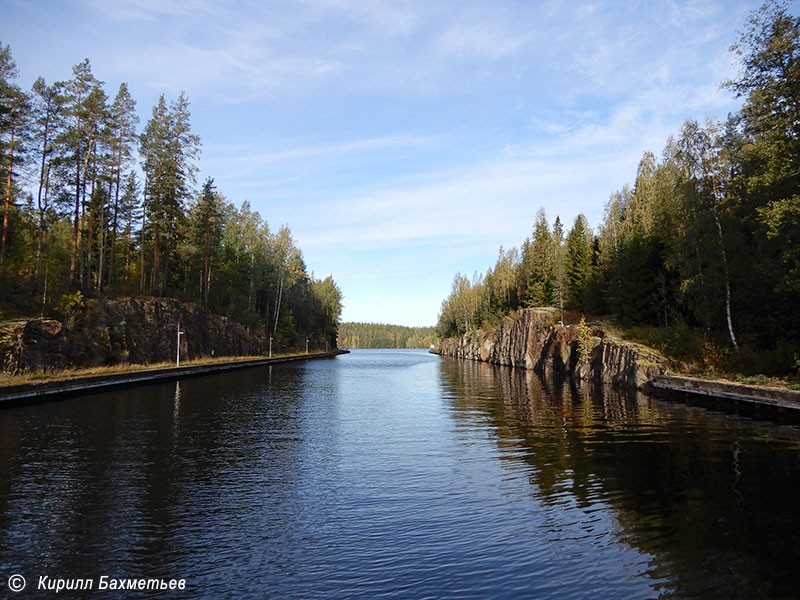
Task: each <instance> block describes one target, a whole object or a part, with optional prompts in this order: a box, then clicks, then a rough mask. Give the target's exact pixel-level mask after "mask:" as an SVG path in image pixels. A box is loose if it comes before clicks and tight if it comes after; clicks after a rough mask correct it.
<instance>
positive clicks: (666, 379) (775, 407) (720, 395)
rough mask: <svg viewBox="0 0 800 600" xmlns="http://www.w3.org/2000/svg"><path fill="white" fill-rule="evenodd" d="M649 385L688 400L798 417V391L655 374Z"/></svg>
mask: <svg viewBox="0 0 800 600" xmlns="http://www.w3.org/2000/svg"><path fill="white" fill-rule="evenodd" d="M650 387H652V388H653V389H654V390H657V391H659V392H663V393H667V394H669V395H671V396H673V397H674V396H675V395H680V396H681V397H683V398H686V399H688V400H692V401H703V402H711V403H713V404H716V405H719V406H744V407H751V408H757V409H766V410H770V411H778V412H791V413H793V414H795V415H798V416H800V392H796V391H794V390H787V389H783V388H773V387H764V386H759V385H747V384H744V383H736V382H734V381H718V380H710V379H700V378H697V377H683V376H679V375H661V376H658V377H655V378H654V379H653V381H652V382H651V384H650Z"/></svg>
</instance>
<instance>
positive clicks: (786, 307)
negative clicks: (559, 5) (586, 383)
mask: <svg viewBox="0 0 800 600" xmlns="http://www.w3.org/2000/svg"><path fill="white" fill-rule="evenodd" d="M733 49H734V51H735V52H736V53H737V55H738V56H739V58H740V59H741V65H742V72H741V74H740V75H739V76H738V77H737V78H736V79H735V80H733V81H731V82H728V83H727V84H726V85H727V87H728V88H730V89H732V90H733V91H734V92H735V93H736V94H737V95H739V96H741V97H743V98H744V100H745V102H744V106H743V108H742V110H741V111H740V112H739V113H738V114H736V115H732V116H731V118H730V119H729V120H728V122H726V123H715V122H707V123H699V122H697V121H695V120H688V121H686V122H685V123H684V125H683V127H682V128H681V130H680V131H679V132H678V133H677V135H676V136H675V137H673V138H670V139H669V140H668V141H667V143H666V146H665V148H664V152H663V153H662V155H661V156H660V157H656V156H655V155H654V154H652V153H649V152H648V153H645V154H644V156H643V157H642V160H641V161H640V163H639V166H638V169H637V172H636V179H635V184H634V186H633V187H629V186H627V185H625V186H623V187H622V188H621V189H620V190H618V191H617V192H614V193H613V194H612V195H611V197H610V198H609V200H608V203H607V204H606V207H605V214H604V218H603V222H602V223H601V224H600V226H599V228H598V233H597V235H596V236H593V235H592V233H591V230H590V229H589V227H588V223H587V222H586V220H585V218H583V217H582V216H579V217H578V218H577V219H576V220H575V223H574V224H573V227H572V229H571V230H570V232H569V233H568V234H567V236H566V239H564V236H563V233H562V234H559V233H558V232H559V231H560V229H561V228H560V219H558V218H557V219H556V225H555V226H554V227H553V230H552V233H551V232H550V230H549V228H548V227H547V220H546V218H545V214H544V210H543V209H542V210H540V211H539V212H538V213H537V215H536V221H535V223H534V226H533V234H532V237H530V238H528V239H526V240H524V241H523V243H522V246H521V252H520V257H521V258H520V260H519V261H517V262H516V263H515V264H513V265H512V266H511V268H512V270H513V273H514V280H515V282H516V286H515V287H516V290H515V291H516V298H515V299H513V300H512V299H511V298H509V297H508V296H503V295H499V294H497V292H496V279H497V273H498V269H499V266H500V263H498V265H497V266H496V267H495V270H494V272H492V271H490V272H488V273H487V275H486V276H485V278H483V280H480V279H475V278H473V280H472V281H469V280H467V279H466V278H464V277H463V276H457V278H456V280H455V281H454V285H453V289H452V292H451V294H450V296H449V297H448V298H447V299H446V300H445V302H444V303H443V304H442V312H441V313H440V319H439V323H438V325H437V334H438V335H440V336H449V335H461V334H464V333H466V332H468V331H470V330H471V329H475V328H476V327H478V326H479V325H480V324H481V323H496V321H497V317H498V316H499V315H502V314H505V313H507V312H510V311H513V310H515V309H516V308H518V307H519V306H533V305H536V304H542V303H548V304H554V305H556V306H557V307H560V308H562V309H563V301H564V300H566V302H565V303H566V305H567V308H572V309H577V310H580V311H581V312H586V311H587V310H592V311H595V312H601V311H602V312H607V313H611V314H612V315H613V316H614V317H615V318H616V319H617V321H618V322H620V323H622V324H624V325H625V326H626V327H629V328H633V327H635V328H637V329H639V330H640V335H642V334H644V333H645V332H650V333H647V335H646V337H647V336H650V337H652V338H653V339H652V343H653V344H654V345H656V346H658V347H660V348H663V349H664V350H665V351H666V352H667V353H669V354H671V355H673V356H678V357H685V358H686V359H687V360H692V361H695V362H697V363H698V365H699V368H705V369H708V370H712V369H713V370H716V371H721V370H725V369H731V368H736V369H741V370H747V371H749V370H753V369H757V370H758V371H759V372H763V373H780V372H782V373H788V372H792V371H794V370H796V369H797V368H798V365H797V362H796V361H797V359H795V358H794V352H797V350H798V346H797V340H798V339H800V309H799V308H798V306H799V305H798V301H797V293H798V292H800V170H798V168H797V165H798V164H800V85H798V81H800V17H796V16H794V15H792V14H790V13H789V10H788V4H787V3H786V2H780V1H776V0H769V1H768V2H766V3H765V4H764V6H762V7H761V8H760V9H759V10H757V11H755V12H754V13H753V15H752V16H751V17H750V19H749V21H748V23H747V26H746V28H745V30H744V33H743V34H742V37H741V40H740V41H739V43H738V44H736V46H735V47H734V48H733ZM562 240H563V241H562ZM502 254H503V253H502V251H501V256H502ZM504 268H507V267H504ZM652 332H659V333H652Z"/></svg>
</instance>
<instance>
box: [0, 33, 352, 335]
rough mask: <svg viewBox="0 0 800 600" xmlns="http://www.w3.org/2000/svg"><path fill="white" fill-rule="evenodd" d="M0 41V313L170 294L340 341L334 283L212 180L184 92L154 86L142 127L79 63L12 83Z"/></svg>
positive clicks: (278, 330)
mask: <svg viewBox="0 0 800 600" xmlns="http://www.w3.org/2000/svg"><path fill="white" fill-rule="evenodd" d="M18 75H19V74H18V71H17V68H16V65H15V63H14V59H13V56H12V52H11V48H10V47H9V46H7V45H6V46H4V45H3V44H2V43H0V167H1V168H2V174H3V176H2V178H0V193H1V194H2V237H1V238H0V320H2V319H3V318H9V317H14V316H34V315H45V314H49V313H51V312H52V311H54V310H55V311H56V312H58V307H59V306H63V305H65V304H69V303H70V302H73V303H74V302H76V301H78V300H80V299H82V298H88V297H118V296H131V295H151V296H169V297H174V298H178V299H180V300H182V301H186V302H196V303H198V304H200V305H202V306H203V307H204V308H207V309H208V310H210V311H212V312H214V313H217V314H221V315H226V316H229V317H231V318H232V319H234V320H236V321H239V322H241V323H243V324H245V325H247V326H253V327H257V328H260V329H263V330H264V331H265V332H269V334H270V335H272V336H273V337H275V339H276V340H277V341H278V343H279V344H280V345H286V346H297V345H299V344H300V343H301V341H302V340H304V339H305V338H307V337H311V338H315V339H318V340H322V339H324V340H327V341H329V342H330V343H331V344H334V343H335V340H336V334H337V331H336V329H337V325H338V321H339V318H340V314H341V309H342V295H341V292H340V290H339V288H338V286H337V285H336V283H335V282H334V281H333V279H332V278H331V277H327V278H325V279H322V280H320V279H316V278H314V277H313V275H309V273H308V269H307V267H306V264H305V262H304V260H303V254H302V252H301V250H300V249H299V248H298V247H297V245H296V243H295V241H294V239H293V238H292V234H291V231H290V230H289V228H288V227H286V226H283V227H280V228H279V229H277V230H274V229H271V228H270V226H269V224H268V222H267V221H266V220H264V219H263V218H262V217H261V215H260V214H259V213H258V212H256V211H253V210H252V209H251V207H250V205H249V204H248V203H247V202H243V203H242V204H241V205H240V206H238V207H237V206H236V205H235V204H234V203H233V202H231V201H229V200H228V199H227V198H226V197H225V196H224V195H223V194H222V193H221V192H220V191H219V190H218V189H217V188H216V186H215V185H214V180H213V179H211V178H209V179H207V180H205V181H204V182H203V183H202V184H201V185H199V187H198V184H197V181H196V179H197V173H198V158H199V154H200V148H201V140H200V138H199V137H198V136H197V135H195V134H194V133H192V127H191V114H190V111H189V101H188V99H187V97H186V95H185V94H184V93H183V92H182V93H181V94H180V95H178V97H177V98H174V99H172V100H171V101H168V100H167V99H166V98H165V97H164V96H163V95H162V96H161V97H160V99H159V100H158V102H157V104H156V105H155V106H154V107H153V108H152V113H151V117H150V118H149V119H148V120H147V122H146V123H145V124H144V126H143V127H141V128H140V127H139V117H138V115H137V112H136V101H135V100H134V98H133V95H132V94H131V91H130V90H129V89H128V86H127V84H125V83H123V84H121V85H120V86H119V89H118V90H117V92H116V95H115V96H114V97H113V98H111V97H110V96H109V95H108V93H107V92H106V90H105V88H104V83H103V82H102V81H100V80H98V79H97V78H96V77H95V75H94V74H93V73H92V67H91V64H90V62H89V60H88V59H86V60H84V61H83V62H81V63H79V64H77V65H75V66H74V67H73V69H72V77H71V78H70V79H67V80H64V81H57V82H54V83H50V84H48V83H47V82H45V80H44V79H42V78H41V77H40V78H38V79H37V80H36V81H35V83H34V84H33V86H32V89H31V90H28V91H26V90H23V89H21V88H20V86H19V85H18V84H17V79H18Z"/></svg>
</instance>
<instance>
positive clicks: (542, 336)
mask: <svg viewBox="0 0 800 600" xmlns="http://www.w3.org/2000/svg"><path fill="white" fill-rule="evenodd" d="M578 333H579V330H578V326H577V325H567V326H562V325H560V324H559V323H557V322H556V310H555V309H552V308H528V309H523V310H522V311H520V312H519V314H518V315H516V316H514V317H505V318H504V319H503V321H502V323H501V324H500V326H499V327H498V328H497V329H496V330H494V331H489V332H485V331H478V332H471V333H467V334H465V335H464V336H462V337H459V338H448V339H446V340H444V341H443V342H442V343H441V345H440V349H439V350H440V353H441V354H442V355H443V356H451V357H455V358H466V359H470V360H479V361H483V362H488V363H492V364H497V365H507V366H511V367H522V368H525V369H534V370H536V371H538V372H540V373H542V374H544V375H551V374H561V375H571V376H573V377H577V378H578V379H584V380H595V381H599V382H602V383H610V384H614V385H618V386H622V387H629V388H640V387H643V386H644V385H645V384H647V383H648V382H649V381H651V380H652V379H653V378H654V377H657V376H659V375H661V374H663V373H664V372H665V371H666V369H667V367H668V364H669V361H668V360H667V359H666V358H665V357H664V356H662V355H661V354H660V353H659V352H657V351H656V350H653V349H652V348H648V347H646V346H642V345H640V344H635V343H632V342H628V341H626V340H622V339H619V338H616V337H614V336H611V335H608V334H607V333H606V332H604V331H603V330H601V329H592V331H591V342H592V354H591V356H590V357H587V358H588V360H583V359H582V357H581V356H580V353H579V351H578V345H579V343H578Z"/></svg>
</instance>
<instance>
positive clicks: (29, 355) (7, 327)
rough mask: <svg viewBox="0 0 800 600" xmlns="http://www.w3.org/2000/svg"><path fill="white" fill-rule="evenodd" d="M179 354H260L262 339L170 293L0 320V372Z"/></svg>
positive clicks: (163, 358) (87, 303) (159, 358)
mask: <svg viewBox="0 0 800 600" xmlns="http://www.w3.org/2000/svg"><path fill="white" fill-rule="evenodd" d="M178 323H180V328H181V331H183V332H184V335H182V336H181V358H182V359H186V358H196V357H200V356H211V355H214V356H246V355H256V354H263V353H264V352H266V351H267V350H268V348H269V337H268V336H267V335H265V334H264V333H263V332H256V331H251V330H249V329H248V328H247V327H245V326H243V325H241V324H240V323H237V322H235V321H231V320H230V319H228V318H227V317H222V316H219V315H215V314H212V313H210V312H208V311H206V310H203V309H202V308H201V307H200V306H198V305H197V304H192V303H187V304H184V303H181V302H179V301H178V300H175V299H172V298H153V297H137V298H119V299H116V300H105V299H97V300H86V301H85V302H84V303H83V305H82V306H81V307H79V308H77V309H76V310H75V311H74V312H73V313H72V314H71V315H70V316H69V317H68V318H66V319H64V321H63V322H62V321H57V320H54V319H36V320H30V321H24V320H18V321H12V322H9V323H5V324H3V325H0V370H2V371H6V372H19V371H36V370H43V371H50V370H54V369H63V368H68V367H69V368H72V367H93V366H98V365H113V364H120V363H123V364H124V363H153V362H161V361H169V360H175V358H176V343H177V332H178Z"/></svg>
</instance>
